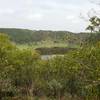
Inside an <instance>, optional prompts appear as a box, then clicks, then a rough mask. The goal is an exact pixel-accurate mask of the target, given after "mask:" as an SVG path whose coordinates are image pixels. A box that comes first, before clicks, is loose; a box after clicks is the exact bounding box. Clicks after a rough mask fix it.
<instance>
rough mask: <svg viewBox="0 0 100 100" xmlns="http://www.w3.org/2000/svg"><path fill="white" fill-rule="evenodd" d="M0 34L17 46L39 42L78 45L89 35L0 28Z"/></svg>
mask: <svg viewBox="0 0 100 100" xmlns="http://www.w3.org/2000/svg"><path fill="white" fill-rule="evenodd" d="M0 33H5V34H8V35H9V36H10V38H11V40H12V41H13V42H15V43H18V44H26V43H33V42H41V41H53V42H66V43H69V44H80V43H82V42H83V41H84V40H85V39H86V38H87V37H88V36H89V34H86V33H79V34H76V33H72V32H68V31H43V30H39V31H35V30H28V29H16V28H0Z"/></svg>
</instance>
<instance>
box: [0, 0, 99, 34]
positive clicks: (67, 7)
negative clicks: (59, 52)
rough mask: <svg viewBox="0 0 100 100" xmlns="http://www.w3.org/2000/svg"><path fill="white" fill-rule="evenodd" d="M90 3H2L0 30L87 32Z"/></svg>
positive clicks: (32, 0) (60, 0) (19, 0)
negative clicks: (1, 28) (83, 17)
mask: <svg viewBox="0 0 100 100" xmlns="http://www.w3.org/2000/svg"><path fill="white" fill-rule="evenodd" d="M92 8H94V9H98V7H97V5H94V4H92V3H90V2H89V0H0V27H3V28H5V27H8V28H9V27H10V28H27V29H32V30H35V29H36V30H67V31H72V32H80V31H85V27H86V25H87V23H88V22H87V21H84V20H83V19H82V18H80V13H81V14H82V16H86V15H87V14H86V13H87V12H88V11H89V10H90V9H92Z"/></svg>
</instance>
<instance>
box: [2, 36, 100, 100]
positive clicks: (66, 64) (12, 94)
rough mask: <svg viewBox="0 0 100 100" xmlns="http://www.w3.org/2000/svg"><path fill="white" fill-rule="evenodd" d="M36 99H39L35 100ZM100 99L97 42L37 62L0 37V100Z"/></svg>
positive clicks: (99, 47) (33, 55)
mask: <svg viewBox="0 0 100 100" xmlns="http://www.w3.org/2000/svg"><path fill="white" fill-rule="evenodd" d="M39 98H40V99H39ZM41 98H42V99H43V100H100V43H99V42H98V43H96V44H95V45H94V46H90V47H89V46H88V47H86V46H85V47H82V48H81V49H80V50H75V51H71V52H68V53H67V54H66V55H65V56H64V57H55V58H52V59H50V60H41V58H40V55H39V54H38V53H37V52H36V51H34V50H29V49H24V50H19V49H18V48H16V46H15V45H14V44H13V43H11V41H10V40H9V37H8V36H6V35H4V34H0V100H41Z"/></svg>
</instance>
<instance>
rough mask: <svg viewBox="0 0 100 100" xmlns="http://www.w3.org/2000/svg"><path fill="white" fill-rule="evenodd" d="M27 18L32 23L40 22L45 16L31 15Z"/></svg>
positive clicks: (39, 14)
mask: <svg viewBox="0 0 100 100" xmlns="http://www.w3.org/2000/svg"><path fill="white" fill-rule="evenodd" d="M26 18H27V20H30V21H40V20H42V18H43V14H41V13H35V14H29V15H28V16H27V17H26Z"/></svg>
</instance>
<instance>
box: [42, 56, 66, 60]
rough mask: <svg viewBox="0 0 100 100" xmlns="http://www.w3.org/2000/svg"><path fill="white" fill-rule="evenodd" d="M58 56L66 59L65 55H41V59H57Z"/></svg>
mask: <svg viewBox="0 0 100 100" xmlns="http://www.w3.org/2000/svg"><path fill="white" fill-rule="evenodd" d="M56 56H61V57H64V55H41V59H43V60H49V59H51V58H53V57H56Z"/></svg>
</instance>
